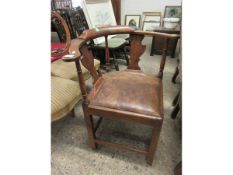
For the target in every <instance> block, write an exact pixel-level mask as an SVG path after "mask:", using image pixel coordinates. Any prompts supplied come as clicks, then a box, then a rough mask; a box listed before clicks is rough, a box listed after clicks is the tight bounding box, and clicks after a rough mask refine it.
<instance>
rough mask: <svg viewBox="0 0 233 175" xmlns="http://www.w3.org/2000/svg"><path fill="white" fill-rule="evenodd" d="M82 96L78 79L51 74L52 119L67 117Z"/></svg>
mask: <svg viewBox="0 0 233 175" xmlns="http://www.w3.org/2000/svg"><path fill="white" fill-rule="evenodd" d="M81 98H82V96H81V91H80V88H79V84H78V83H77V82H76V81H72V80H69V79H64V78H61V77H55V76H51V121H52V122H53V121H56V120H59V119H61V118H63V117H65V116H66V115H67V114H68V113H69V112H71V111H72V109H73V108H74V106H75V104H76V103H77V102H78V101H79V100H80V99H81Z"/></svg>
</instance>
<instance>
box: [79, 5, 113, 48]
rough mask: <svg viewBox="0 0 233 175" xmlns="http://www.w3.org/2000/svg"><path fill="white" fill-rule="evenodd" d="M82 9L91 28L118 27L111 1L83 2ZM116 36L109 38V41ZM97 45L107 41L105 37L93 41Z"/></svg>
mask: <svg viewBox="0 0 233 175" xmlns="http://www.w3.org/2000/svg"><path fill="white" fill-rule="evenodd" d="M81 7H82V8H83V12H84V15H85V18H86V20H87V23H88V27H89V28H95V29H96V30H98V28H99V27H102V26H109V25H117V23H116V18H115V15H114V11H113V7H112V2H111V0H81ZM113 36H115V35H110V36H108V39H110V38H112V37H113ZM93 41H94V43H95V44H100V43H103V42H104V41H105V38H104V37H99V38H96V39H94V40H93Z"/></svg>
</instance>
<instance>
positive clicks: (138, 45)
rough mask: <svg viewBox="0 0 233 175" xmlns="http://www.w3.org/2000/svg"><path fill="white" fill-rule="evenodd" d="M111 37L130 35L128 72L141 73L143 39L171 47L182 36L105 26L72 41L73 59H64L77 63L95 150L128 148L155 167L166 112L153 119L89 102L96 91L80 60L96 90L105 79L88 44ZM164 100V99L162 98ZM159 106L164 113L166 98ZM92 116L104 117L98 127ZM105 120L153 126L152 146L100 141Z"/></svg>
mask: <svg viewBox="0 0 233 175" xmlns="http://www.w3.org/2000/svg"><path fill="white" fill-rule="evenodd" d="M112 34H130V45H131V50H130V60H131V61H130V64H129V66H128V69H133V70H140V67H139V65H138V62H139V57H140V56H141V55H142V54H143V52H144V51H145V49H146V46H145V45H143V44H142V40H143V38H144V36H150V37H153V36H159V37H161V38H163V39H165V40H166V43H167V44H168V41H169V39H172V38H179V35H175V34H174V35H172V34H164V33H158V32H144V31H139V30H134V29H133V28H130V27H127V26H115V27H103V28H100V29H99V31H98V32H97V31H96V30H95V29H91V30H86V31H84V32H83V34H82V35H81V36H80V37H79V38H78V39H74V40H72V43H71V47H70V49H69V52H70V54H72V55H73V57H72V58H70V57H63V60H64V61H66V62H71V61H74V62H75V64H76V67H77V73H78V78H79V85H80V89H81V92H82V96H83V104H82V106H83V111H84V118H85V121H86V126H87V131H88V138H89V143H90V145H91V147H92V148H93V149H96V147H97V144H101V145H105V146H111V147H115V148H120V149H127V150H130V151H135V152H138V153H142V154H145V155H146V158H147V162H148V163H149V164H150V165H152V162H153V159H154V154H155V150H156V147H157V142H158V139H159V135H160V131H161V128H162V123H163V112H162V115H161V116H153V117H152V116H150V115H145V114H139V113H135V112H129V111H120V110H117V109H112V108H105V107H100V106H93V105H91V104H90V103H89V99H90V98H91V96H92V95H93V93H94V92H95V89H93V91H91V92H90V93H89V94H87V90H86V84H85V81H84V77H83V74H82V69H81V66H80V61H81V62H82V64H83V66H84V67H85V68H86V69H87V70H88V71H89V72H90V74H91V76H92V79H93V87H94V88H96V87H98V86H99V85H101V83H102V82H103V80H104V78H103V76H102V74H101V72H100V71H96V70H95V68H94V57H93V55H92V52H91V51H90V50H89V49H88V46H87V44H86V43H87V41H89V40H91V39H94V38H97V37H101V36H108V35H112ZM167 44H166V46H165V48H164V50H163V55H162V58H161V62H160V68H159V72H158V75H157V78H159V79H162V77H163V70H164V66H165V61H166V52H167ZM161 98H162V96H161ZM160 103H161V104H160V107H161V110H162V111H163V99H160ZM93 115H96V116H101V117H100V119H99V121H98V122H97V124H96V125H94V122H93ZM102 118H112V119H116V120H125V121H131V122H136V123H140V124H145V125H148V126H151V127H152V128H153V133H152V137H151V141H150V144H149V146H148V148H147V149H145V150H144V149H141V148H135V147H132V146H128V145H122V144H116V143H111V142H108V141H105V140H101V139H99V138H97V137H96V135H95V132H96V130H97V128H98V126H99V124H100V123H101V121H102Z"/></svg>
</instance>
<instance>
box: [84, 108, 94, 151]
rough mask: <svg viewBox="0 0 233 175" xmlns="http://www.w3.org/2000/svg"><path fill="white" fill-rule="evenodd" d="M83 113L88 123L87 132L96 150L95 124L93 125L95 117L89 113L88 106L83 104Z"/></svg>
mask: <svg viewBox="0 0 233 175" xmlns="http://www.w3.org/2000/svg"><path fill="white" fill-rule="evenodd" d="M83 113H84V118H85V122H86V127H87V132H88V140H89V143H90V146H91V148H92V149H96V148H97V146H96V143H95V132H94V124H93V117H92V115H91V114H89V113H88V111H87V106H86V104H83Z"/></svg>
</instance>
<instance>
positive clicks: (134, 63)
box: [128, 34, 146, 70]
mask: <svg viewBox="0 0 233 175" xmlns="http://www.w3.org/2000/svg"><path fill="white" fill-rule="evenodd" d="M143 38H144V35H134V34H132V35H130V65H129V67H128V68H129V69H134V70H140V67H139V66H138V62H139V60H140V56H141V55H142V54H143V53H144V51H145V49H146V46H145V45H142V40H143Z"/></svg>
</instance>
